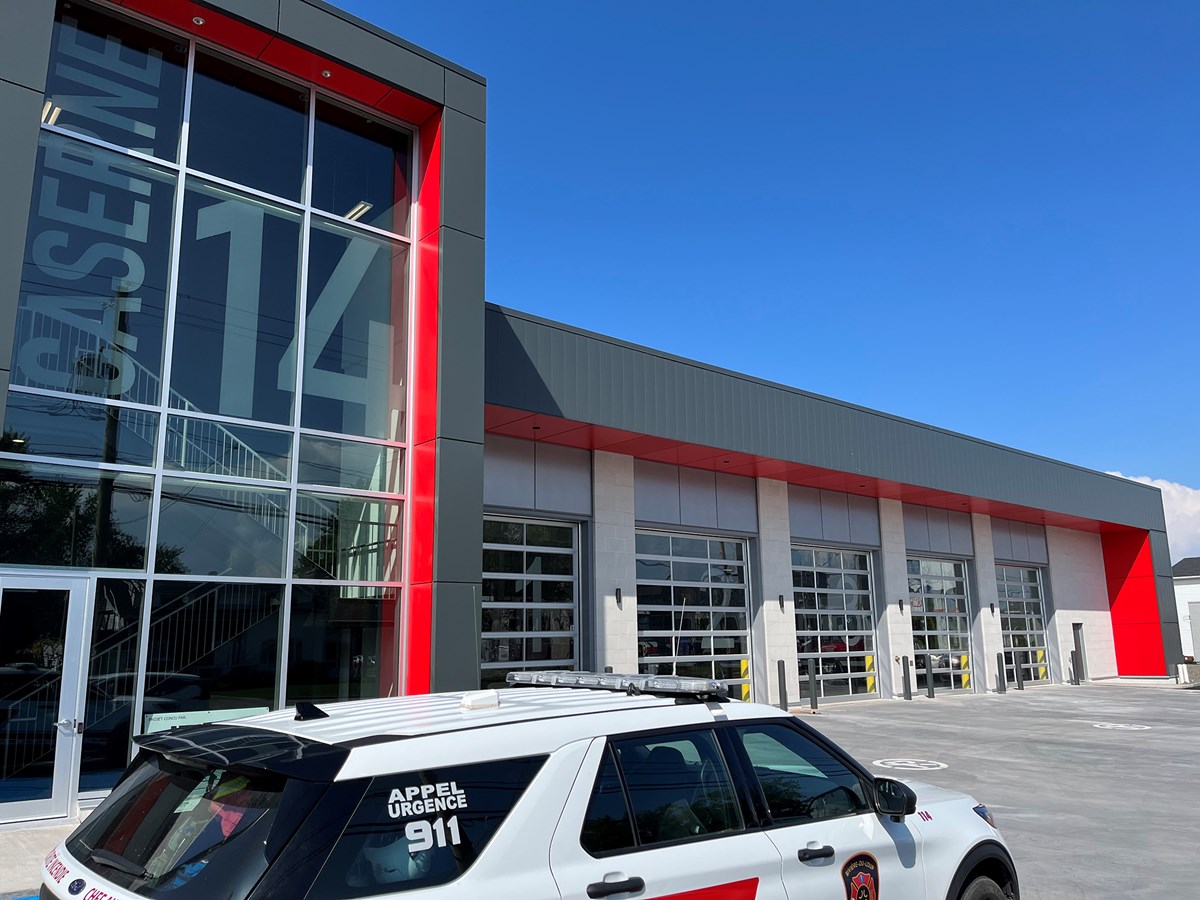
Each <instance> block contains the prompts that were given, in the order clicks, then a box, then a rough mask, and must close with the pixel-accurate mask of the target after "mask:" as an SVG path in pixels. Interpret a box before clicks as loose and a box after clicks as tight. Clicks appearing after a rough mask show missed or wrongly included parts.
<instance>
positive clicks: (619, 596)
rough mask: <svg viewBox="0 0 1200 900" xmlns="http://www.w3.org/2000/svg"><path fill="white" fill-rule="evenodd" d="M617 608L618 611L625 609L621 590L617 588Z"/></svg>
mask: <svg viewBox="0 0 1200 900" xmlns="http://www.w3.org/2000/svg"><path fill="white" fill-rule="evenodd" d="M617 608H618V609H622V608H623V606H622V604H621V589H620V588H617Z"/></svg>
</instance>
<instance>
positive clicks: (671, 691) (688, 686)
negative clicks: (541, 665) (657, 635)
mask: <svg viewBox="0 0 1200 900" xmlns="http://www.w3.org/2000/svg"><path fill="white" fill-rule="evenodd" d="M505 681H507V682H508V685H509V687H556V688H578V689H582V690H591V691H613V692H617V693H622V694H629V695H631V696H635V695H637V694H649V695H651V696H654V697H675V698H680V699H694V700H700V701H704V702H709V701H713V700H717V701H724V700H728V699H729V685H727V684H726V683H725V682H724V681H718V680H715V679H712V678H687V677H684V676H681V675H621V674H618V673H613V672H604V673H599V672H562V671H530V670H526V671H518V672H509V673H508V677H507V678H506V679H505Z"/></svg>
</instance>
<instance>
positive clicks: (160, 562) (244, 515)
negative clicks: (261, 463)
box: [154, 478, 288, 578]
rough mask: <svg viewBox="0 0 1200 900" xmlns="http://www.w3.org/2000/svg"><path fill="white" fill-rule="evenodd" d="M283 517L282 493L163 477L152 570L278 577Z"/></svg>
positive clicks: (285, 500) (285, 501) (285, 509)
mask: <svg viewBox="0 0 1200 900" xmlns="http://www.w3.org/2000/svg"><path fill="white" fill-rule="evenodd" d="M287 515H288V496H287V492H286V491H280V490H267V489H262V488H249V487H239V486H234V485H224V484H215V483H213V482H208V481H186V480H184V479H181V478H164V479H163V489H162V507H161V511H160V513H159V523H158V537H159V551H158V555H157V556H156V558H155V564H154V570H155V571H156V572H179V573H196V574H199V575H234V576H237V575H241V576H247V575H249V576H254V577H258V578H279V577H281V576H282V575H283V547H284V542H285V538H286V537H287ZM164 545H165V546H164Z"/></svg>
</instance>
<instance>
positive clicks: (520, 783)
mask: <svg viewBox="0 0 1200 900" xmlns="http://www.w3.org/2000/svg"><path fill="white" fill-rule="evenodd" d="M545 761H546V757H544V756H535V757H526V758H523V759H506V760H496V761H492V762H486V763H475V764H472V765H466V766H448V767H445V768H440V769H427V770H423V771H416V772H405V773H402V774H396V775H385V776H379V777H377V778H374V779H372V781H371V785H370V787H369V788H368V789H367V792H366V794H365V795H364V797H363V799H362V802H361V803H359V805H358V809H357V810H355V813H354V816H353V817H352V818H351V820H350V823H349V824H348V825H347V826H346V828H345V830H344V831H343V832H342V835H341V837H340V838H338V841H337V844H336V845H335V846H334V848H333V851H332V853H330V855H329V858H328V860H326V862H325V865H324V867H322V869H321V874H320V875H319V876H318V877H317V880H316V883H315V884H314V885H313V888H312V890H311V891H310V892H309V893H308V895H307V898H308V900H332V898H350V897H371V896H374V895H376V894H392V893H396V892H398V891H410V890H415V889H416V888H424V887H431V886H433V885H438V884H445V883H446V882H449V881H453V880H454V879H456V878H458V877H459V876H460V875H461V874H462V873H463V872H465V871H467V869H469V868H470V867H471V864H472V863H474V862H475V860H476V858H477V857H478V856H479V854H480V853H482V852H483V849H484V847H485V846H487V843H488V841H490V840H491V838H492V836H493V835H494V834H495V833H496V830H497V829H498V828H499V827H500V824H501V823H502V822H503V821H504V820H505V819H506V818H507V817H508V814H509V813H510V812H511V811H512V809H513V807H514V806H515V805H516V803H517V801H518V800H519V799H520V797H521V795H522V794H523V793H524V792H525V789H526V788H527V787H529V784H530V783H531V782H532V781H533V779H534V777H535V776H536V775H537V773H538V771H539V770H540V769H541V767H542V764H543V763H544V762H545Z"/></svg>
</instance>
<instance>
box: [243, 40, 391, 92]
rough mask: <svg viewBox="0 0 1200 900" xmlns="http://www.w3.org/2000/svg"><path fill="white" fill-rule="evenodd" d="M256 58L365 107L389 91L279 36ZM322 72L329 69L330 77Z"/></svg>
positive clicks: (363, 76) (384, 86)
mask: <svg viewBox="0 0 1200 900" xmlns="http://www.w3.org/2000/svg"><path fill="white" fill-rule="evenodd" d="M258 58H259V59H260V60H262V62H264V63H266V64H267V65H268V66H273V67H274V68H276V69H279V70H280V71H283V72H290V73H291V74H292V75H295V76H297V77H298V78H302V79H304V80H305V81H307V82H309V83H310V84H317V85H320V86H321V87H323V88H326V89H327V90H331V91H336V92H337V93H339V94H341V95H342V96H344V97H350V98H351V99H352V100H357V101H358V102H359V103H365V104H366V105H367V106H375V105H376V104H377V103H379V101H380V100H382V99H383V98H384V95H385V94H387V92H388V91H389V90H390V88H388V86H387V85H385V84H381V83H379V82H378V81H376V80H375V79H374V78H370V77H368V76H366V75H364V74H362V73H361V72H356V71H355V70H354V69H351V68H348V67H346V66H343V65H341V64H340V63H335V62H334V61H333V60H330V59H325V58H324V57H321V56H317V54H315V53H313V52H311V51H309V50H305V49H304V48H303V47H297V46H296V45H295V44H289V43H288V42H287V41H283V40H280V39H279V38H274V39H273V40H272V41H271V43H269V44H268V45H267V47H266V49H265V50H263V51H262V53H260V54H259V55H258ZM322 72H328V73H329V77H328V78H326V77H325V76H323V75H322V74H321V73H322Z"/></svg>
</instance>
